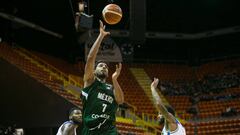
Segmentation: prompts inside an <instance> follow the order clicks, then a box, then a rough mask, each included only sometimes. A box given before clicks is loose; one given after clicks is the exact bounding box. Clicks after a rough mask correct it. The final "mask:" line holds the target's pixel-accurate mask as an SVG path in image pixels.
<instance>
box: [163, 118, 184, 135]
mask: <svg viewBox="0 0 240 135" xmlns="http://www.w3.org/2000/svg"><path fill="white" fill-rule="evenodd" d="M176 123H177V129H176V130H175V131H169V130H166V128H165V126H164V127H163V130H162V135H186V130H185V128H184V127H183V126H182V124H181V123H180V122H179V121H178V120H176Z"/></svg>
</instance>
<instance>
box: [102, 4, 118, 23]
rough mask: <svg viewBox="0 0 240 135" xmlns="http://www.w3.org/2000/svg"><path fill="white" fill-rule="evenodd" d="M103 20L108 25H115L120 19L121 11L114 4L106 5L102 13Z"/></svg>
mask: <svg viewBox="0 0 240 135" xmlns="http://www.w3.org/2000/svg"><path fill="white" fill-rule="evenodd" d="M102 15H103V19H104V21H105V22H106V23H108V24H111V25H112V24H117V23H118V22H119V21H120V20H121V19H122V9H121V8H120V7H119V6H118V5H116V4H108V5H107V6H105V7H104V9H103V11H102Z"/></svg>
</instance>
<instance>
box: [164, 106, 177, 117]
mask: <svg viewBox="0 0 240 135" xmlns="http://www.w3.org/2000/svg"><path fill="white" fill-rule="evenodd" d="M165 108H166V109H167V111H168V112H169V113H171V114H172V115H173V116H175V110H174V109H173V108H172V107H171V106H169V105H165Z"/></svg>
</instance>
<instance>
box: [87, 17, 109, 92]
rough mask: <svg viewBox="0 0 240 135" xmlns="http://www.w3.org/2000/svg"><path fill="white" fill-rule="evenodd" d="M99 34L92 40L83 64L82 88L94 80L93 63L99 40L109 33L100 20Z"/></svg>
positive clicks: (99, 43)
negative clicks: (92, 42)
mask: <svg viewBox="0 0 240 135" xmlns="http://www.w3.org/2000/svg"><path fill="white" fill-rule="evenodd" d="M99 31H100V33H99V35H98V37H97V39H96V41H95V42H94V44H93V46H92V47H91V49H90V51H89V54H88V56H87V62H86V65H85V72H84V78H83V81H84V88H85V87H87V86H89V85H91V84H92V83H93V81H94V64H95V60H96V56H97V53H98V50H99V47H100V45H101V42H102V40H103V38H104V37H105V36H106V35H109V34H110V33H109V32H106V31H105V26H104V25H103V23H102V21H100V28H99Z"/></svg>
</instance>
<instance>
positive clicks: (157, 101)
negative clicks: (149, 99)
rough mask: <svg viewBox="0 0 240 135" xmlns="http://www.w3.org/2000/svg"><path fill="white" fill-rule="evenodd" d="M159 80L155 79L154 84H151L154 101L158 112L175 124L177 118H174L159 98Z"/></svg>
mask: <svg viewBox="0 0 240 135" xmlns="http://www.w3.org/2000/svg"><path fill="white" fill-rule="evenodd" d="M158 82H159V80H158V79H157V78H154V80H153V82H152V84H151V91H152V96H153V100H154V104H155V105H156V107H157V110H158V111H159V113H161V115H163V117H164V118H165V119H166V120H167V121H168V122H170V123H175V121H176V120H175V118H174V116H172V115H171V114H170V113H169V112H168V111H167V109H166V108H165V106H164V104H163V103H162V100H161V98H160V97H159V95H158V93H157V90H156V88H157V85H158Z"/></svg>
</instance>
